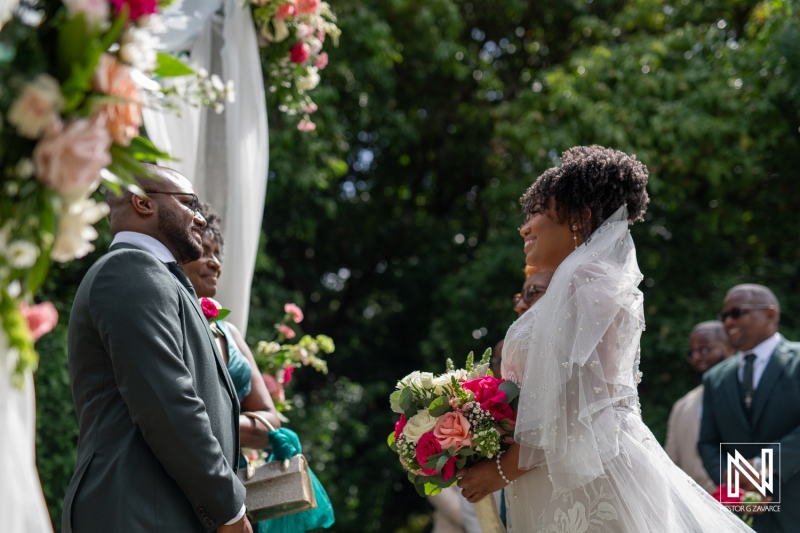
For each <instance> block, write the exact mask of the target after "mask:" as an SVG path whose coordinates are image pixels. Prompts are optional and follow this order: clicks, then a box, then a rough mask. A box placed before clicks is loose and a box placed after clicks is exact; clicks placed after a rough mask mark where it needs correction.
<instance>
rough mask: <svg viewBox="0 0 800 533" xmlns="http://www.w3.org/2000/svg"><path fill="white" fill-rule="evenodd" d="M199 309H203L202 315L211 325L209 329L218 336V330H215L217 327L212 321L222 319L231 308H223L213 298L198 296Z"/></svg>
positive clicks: (229, 312)
mask: <svg viewBox="0 0 800 533" xmlns="http://www.w3.org/2000/svg"><path fill="white" fill-rule="evenodd" d="M200 309H201V310H202V311H203V316H205V317H206V320H208V324H209V325H210V326H211V331H213V332H214V334H215V335H217V336H219V332H218V331H217V327H216V325H215V324H214V322H217V321H219V320H222V319H223V318H225V317H226V316H228V315H229V314H231V310H230V309H225V308H224V307H222V306H221V305H220V304H219V302H218V301H216V300H215V299H213V298H200Z"/></svg>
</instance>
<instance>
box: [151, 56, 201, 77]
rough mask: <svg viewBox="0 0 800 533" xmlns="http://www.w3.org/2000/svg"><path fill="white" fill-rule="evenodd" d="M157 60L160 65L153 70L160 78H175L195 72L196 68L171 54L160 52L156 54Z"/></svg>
mask: <svg viewBox="0 0 800 533" xmlns="http://www.w3.org/2000/svg"><path fill="white" fill-rule="evenodd" d="M156 61H157V62H158V66H157V67H156V69H155V70H154V71H153V74H155V75H156V76H158V77H159V78H175V77H177V76H191V75H192V74H194V70H192V69H191V68H190V67H188V66H187V65H186V64H185V63H184V62H183V61H181V60H180V59H178V58H176V57H174V56H172V55H170V54H167V53H164V52H159V53H158V54H157V55H156Z"/></svg>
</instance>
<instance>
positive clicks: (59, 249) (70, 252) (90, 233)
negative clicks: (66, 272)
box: [50, 198, 108, 263]
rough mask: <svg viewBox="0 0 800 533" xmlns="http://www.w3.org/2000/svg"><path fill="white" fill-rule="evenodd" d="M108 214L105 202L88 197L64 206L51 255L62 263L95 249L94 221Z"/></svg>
mask: <svg viewBox="0 0 800 533" xmlns="http://www.w3.org/2000/svg"><path fill="white" fill-rule="evenodd" d="M107 214H108V206H107V205H106V204H105V203H97V202H95V201H94V200H92V199H91V198H86V199H83V200H79V201H77V202H73V203H72V204H68V205H66V206H64V208H63V209H62V210H61V213H60V214H59V217H58V234H57V236H56V242H55V244H54V245H53V250H52V251H51V252H50V257H52V258H53V259H54V260H55V261H58V262H60V263H65V262H67V261H71V260H72V259H76V258H81V257H83V256H84V255H86V254H88V253H89V252H91V251H92V250H94V245H93V244H92V242H91V241H93V240H95V239H96V238H97V231H96V230H95V229H94V228H93V227H92V225H93V224H94V223H96V222H97V221H98V220H100V219H101V218H103V217H104V216H106V215H107Z"/></svg>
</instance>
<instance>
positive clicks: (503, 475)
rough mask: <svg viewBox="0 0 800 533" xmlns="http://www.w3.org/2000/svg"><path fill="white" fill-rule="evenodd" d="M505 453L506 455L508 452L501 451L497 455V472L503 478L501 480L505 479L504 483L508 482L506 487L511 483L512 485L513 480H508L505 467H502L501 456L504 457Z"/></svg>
mask: <svg viewBox="0 0 800 533" xmlns="http://www.w3.org/2000/svg"><path fill="white" fill-rule="evenodd" d="M504 453H506V451H505V450H501V451H500V452H499V453H498V454H497V459H496V460H495V462H496V463H497V471H498V472H499V473H500V477H501V478H503V481H505V482H506V485H508V484H510V483H511V480H510V479H508V478H507V477H506V475H505V474H504V473H503V467H502V466H500V457H501V456H502V455H503V454H504Z"/></svg>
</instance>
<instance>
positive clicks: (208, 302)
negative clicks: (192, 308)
mask: <svg viewBox="0 0 800 533" xmlns="http://www.w3.org/2000/svg"><path fill="white" fill-rule="evenodd" d="M219 308H220V306H219V304H218V303H217V302H216V301H214V300H213V299H211V298H200V309H202V310H203V315H205V317H206V319H207V320H212V319H214V318H217V317H218V316H219Z"/></svg>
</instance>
